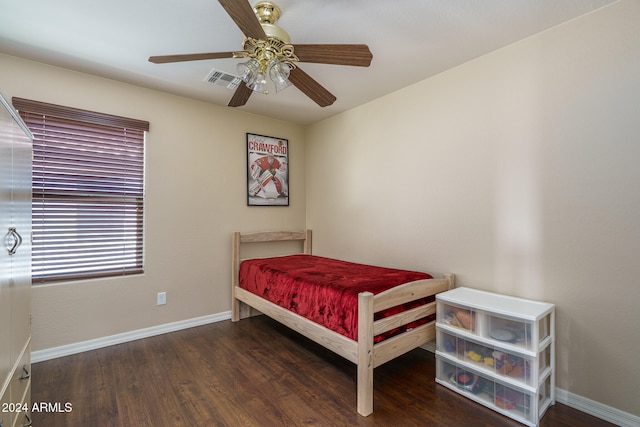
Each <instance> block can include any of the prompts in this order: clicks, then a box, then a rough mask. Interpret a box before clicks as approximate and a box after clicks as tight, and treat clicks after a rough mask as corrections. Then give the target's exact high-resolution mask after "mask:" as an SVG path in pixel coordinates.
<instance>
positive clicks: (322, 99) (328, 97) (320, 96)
mask: <svg viewBox="0 0 640 427" xmlns="http://www.w3.org/2000/svg"><path fill="white" fill-rule="evenodd" d="M289 81H290V82H291V83H293V85H294V86H295V87H297V88H298V89H300V90H301V91H302V92H303V93H304V94H305V95H307V96H308V97H309V98H311V99H312V100H313V101H314V102H315V103H316V104H318V105H319V106H321V107H327V106H329V105H331V104H333V103H334V102H335V100H336V97H335V96H334V95H333V94H332V93H331V92H329V91H328V90H327V89H325V88H324V87H323V86H322V85H321V84H320V83H318V82H317V81H315V80H314V79H312V78H311V76H309V74H307V73H305V72H304V71H302V70H301V69H300V68H299V67H296V68H294V69H292V70H291V74H289Z"/></svg>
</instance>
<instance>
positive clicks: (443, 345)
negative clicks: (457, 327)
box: [436, 330, 549, 387]
mask: <svg viewBox="0 0 640 427" xmlns="http://www.w3.org/2000/svg"><path fill="white" fill-rule="evenodd" d="M436 342H437V350H438V351H440V352H442V353H443V354H446V355H447V356H449V357H454V358H457V359H458V360H460V361H464V362H465V363H469V364H471V365H473V366H474V367H475V368H476V369H478V370H479V371H480V372H484V373H486V374H488V375H496V376H500V377H503V378H505V379H507V381H514V382H518V383H521V384H522V385H526V386H531V387H536V386H537V378H535V372H536V371H535V364H536V363H543V361H542V358H541V360H540V362H537V361H536V360H535V357H534V356H530V355H526V354H518V353H516V352H509V351H505V350H503V349H501V348H499V347H496V346H492V345H491V344H487V343H480V342H476V341H474V340H470V339H464V338H460V337H458V336H456V335H454V334H450V333H448V332H446V331H442V330H438V333H437V341H436ZM544 363H549V358H546V361H545V362H544ZM532 368H533V369H532ZM546 368H548V365H547V366H542V367H541V370H540V372H542V370H544V369H546Z"/></svg>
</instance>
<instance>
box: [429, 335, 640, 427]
mask: <svg viewBox="0 0 640 427" xmlns="http://www.w3.org/2000/svg"><path fill="white" fill-rule="evenodd" d="M420 348H422V349H423V350H427V351H430V352H431V353H435V350H436V343H435V341H429V342H428V343H425V344H423V345H421V346H420ZM556 402H558V403H562V404H563V405H567V406H570V407H572V408H574V409H577V410H579V411H582V412H584V413H586V414H589V415H593V416H594V417H597V418H600V419H601V420H604V421H608V422H610V423H612V424H615V425H617V426H620V427H638V426H640V417H637V416H635V415H632V414H629V413H627V412H623V411H620V410H619V409H615V408H612V407H611V406H607V405H604V404H602V403H599V402H596V401H594V400H591V399H587V398H586V397H582V396H578V395H577V394H573V393H570V392H568V391H566V390H562V389H560V388H557V387H556Z"/></svg>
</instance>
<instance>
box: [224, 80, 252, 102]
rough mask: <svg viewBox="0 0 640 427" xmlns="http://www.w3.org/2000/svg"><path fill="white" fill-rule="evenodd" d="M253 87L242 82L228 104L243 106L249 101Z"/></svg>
mask: <svg viewBox="0 0 640 427" xmlns="http://www.w3.org/2000/svg"><path fill="white" fill-rule="evenodd" d="M251 92H253V91H252V90H251V89H249V88H248V87H247V85H245V84H244V83H240V86H238V88H237V89H236V91H235V92H234V94H233V96H232V97H231V100H230V101H229V103H228V104H227V106H229V107H242V106H243V105H244V104H246V103H247V101H248V100H249V97H250V96H251Z"/></svg>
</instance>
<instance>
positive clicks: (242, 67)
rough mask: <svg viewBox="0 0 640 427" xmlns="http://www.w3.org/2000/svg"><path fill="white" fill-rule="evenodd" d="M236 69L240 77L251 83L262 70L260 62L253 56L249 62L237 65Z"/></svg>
mask: <svg viewBox="0 0 640 427" xmlns="http://www.w3.org/2000/svg"><path fill="white" fill-rule="evenodd" d="M236 70H237V71H238V74H239V77H240V79H241V80H242V81H243V82H245V83H247V84H249V83H251V81H252V80H254V79H255V76H256V75H257V74H258V72H259V71H260V63H259V62H258V61H256V60H255V59H253V58H252V59H250V60H248V61H247V62H241V63H240V64H238V65H236Z"/></svg>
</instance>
